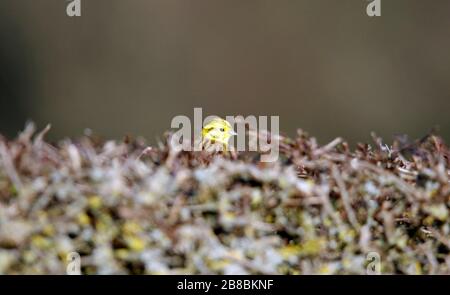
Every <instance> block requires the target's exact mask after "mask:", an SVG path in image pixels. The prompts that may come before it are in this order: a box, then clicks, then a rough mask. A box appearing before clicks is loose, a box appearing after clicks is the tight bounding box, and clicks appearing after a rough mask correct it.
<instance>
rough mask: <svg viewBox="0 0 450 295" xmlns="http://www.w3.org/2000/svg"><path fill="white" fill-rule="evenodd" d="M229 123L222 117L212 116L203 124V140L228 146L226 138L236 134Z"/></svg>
mask: <svg viewBox="0 0 450 295" xmlns="http://www.w3.org/2000/svg"><path fill="white" fill-rule="evenodd" d="M236 134H237V133H236V132H234V130H233V128H232V127H231V124H230V123H229V122H228V121H227V120H224V119H222V118H214V119H213V120H211V121H210V122H209V123H208V124H206V125H205V126H203V129H202V137H203V141H204V142H205V141H207V142H209V143H216V142H217V143H221V144H222V145H224V146H225V148H226V147H227V146H228V140H229V139H230V137H231V136H233V135H236Z"/></svg>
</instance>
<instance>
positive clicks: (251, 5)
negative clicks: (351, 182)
mask: <svg viewBox="0 0 450 295" xmlns="http://www.w3.org/2000/svg"><path fill="white" fill-rule="evenodd" d="M67 4H68V2H67V1H64V0H39V1H32V0H1V1H0V132H1V133H3V134H7V135H8V136H15V135H16V134H17V132H18V131H19V130H20V129H22V128H23V126H24V123H25V121H26V120H27V119H32V120H34V121H35V122H37V123H38V126H39V127H40V128H42V127H44V126H45V124H46V123H51V124H52V131H51V133H50V137H51V138H52V139H59V138H64V137H68V136H78V135H81V134H82V133H83V131H84V129H85V128H87V127H89V128H91V129H92V130H94V132H96V133H98V134H101V135H102V136H104V137H114V138H121V137H122V136H124V135H126V134H129V135H143V136H145V137H146V138H148V139H149V140H150V141H153V140H154V139H155V138H156V137H157V136H160V135H161V134H162V132H163V131H165V130H167V129H169V128H170V122H171V119H172V118H173V117H174V116H176V115H180V114H184V115H189V116H192V115H193V108H194V107H203V109H204V115H205V116H206V115H210V114H216V115H239V114H242V115H249V114H253V115H279V116H280V124H281V129H282V130H283V131H285V132H286V133H288V134H291V135H293V134H294V132H295V129H296V128H297V127H301V128H303V129H305V130H307V131H309V132H310V133H312V134H313V135H316V136H318V138H319V140H320V141H321V142H322V143H324V142H326V141H328V140H330V139H332V138H333V137H335V136H338V135H339V136H343V137H345V138H346V139H349V140H350V141H352V142H355V141H367V140H369V138H370V135H369V134H370V132H371V131H375V132H377V133H378V134H380V135H382V136H384V137H385V138H386V139H387V140H391V139H392V136H393V135H395V134H399V133H407V134H409V135H410V137H412V138H414V137H420V136H421V135H423V134H425V133H426V132H427V131H428V130H429V129H431V128H432V127H434V126H436V125H439V126H440V132H441V134H442V135H444V136H445V138H446V140H447V142H449V141H450V128H449V127H450V116H449V115H448V113H449V109H450V83H449V78H450V1H449V0H433V1H426V0H396V1H390V0H382V16H381V17H378V18H369V17H368V16H367V15H366V12H365V11H366V5H367V4H368V1H365V0H339V1H336V0H277V1H270V0H265V1H264V0H248V1H239V0H233V1H230V0H214V1H212V0H195V1H194V0H158V1H156V0H153V1H151V0H127V1H123V0H82V16H81V17H74V18H69V17H68V16H67V15H66V12H65V11H66V5H67Z"/></svg>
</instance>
